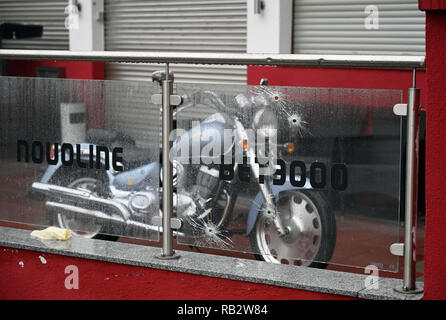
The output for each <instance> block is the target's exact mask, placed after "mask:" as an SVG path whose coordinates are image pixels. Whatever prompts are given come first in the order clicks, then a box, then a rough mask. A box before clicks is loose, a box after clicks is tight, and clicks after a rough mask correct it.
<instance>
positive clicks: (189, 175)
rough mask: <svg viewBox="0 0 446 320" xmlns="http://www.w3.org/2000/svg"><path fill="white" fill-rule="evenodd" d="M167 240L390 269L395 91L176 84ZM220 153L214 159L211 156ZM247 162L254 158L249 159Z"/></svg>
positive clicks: (300, 261)
mask: <svg viewBox="0 0 446 320" xmlns="http://www.w3.org/2000/svg"><path fill="white" fill-rule="evenodd" d="M177 91H178V93H179V94H181V95H182V96H183V97H184V102H183V105H182V106H181V107H179V109H178V110H177V116H176V120H177V128H178V129H179V130H178V131H177V134H176V137H177V140H176V141H175V147H174V159H175V160H176V163H175V166H176V171H177V175H178V176H177V181H178V182H177V191H178V195H177V197H176V198H175V200H176V201H177V216H179V217H181V218H182V219H183V221H184V226H183V228H182V229H181V230H180V231H181V232H182V234H181V235H180V236H179V237H178V241H179V242H180V243H182V244H187V245H191V246H197V247H206V248H213V249H221V250H229V251H237V252H244V253H252V254H253V257H254V255H255V256H256V257H257V258H260V259H262V260H266V261H269V262H275V263H286V264H294V265H307V266H308V265H311V266H321V264H324V263H330V264H335V265H336V264H338V265H346V266H355V267H366V266H368V265H371V264H373V265H375V266H377V267H378V268H380V269H383V270H389V271H397V270H398V266H397V258H396V257H394V256H392V255H391V254H390V252H389V246H390V245H391V244H392V243H394V242H397V241H398V233H399V223H398V221H399V185H400V184H399V179H400V119H399V117H397V116H395V115H394V114H393V111H392V107H393V106H394V105H395V104H396V103H401V99H402V92H401V91H397V90H362V89H330V88H296V87H294V88H291V87H269V86H268V87H254V86H229V85H228V86H222V85H219V86H218V87H217V86H207V85H195V86H193V85H180V84H178V85H177ZM222 156H223V157H222ZM256 158H257V163H256Z"/></svg>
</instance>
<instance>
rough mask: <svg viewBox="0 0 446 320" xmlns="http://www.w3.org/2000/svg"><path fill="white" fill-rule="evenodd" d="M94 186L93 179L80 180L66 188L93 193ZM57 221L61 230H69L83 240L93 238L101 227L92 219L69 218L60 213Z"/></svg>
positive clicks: (95, 182)
mask: <svg viewBox="0 0 446 320" xmlns="http://www.w3.org/2000/svg"><path fill="white" fill-rule="evenodd" d="M96 184H97V180H96V179H94V178H80V179H77V180H75V181H73V182H72V183H70V184H69V185H68V186H67V187H68V188H73V189H77V190H82V191H88V192H91V193H94V190H95V188H96ZM57 221H58V223H59V226H60V227H61V228H64V229H69V230H70V231H71V232H72V233H73V235H75V236H79V237H84V238H93V237H94V236H96V235H97V234H98V233H99V232H100V231H101V227H102V226H101V225H100V224H98V223H94V220H93V219H92V218H83V217H81V218H71V217H68V216H66V215H64V214H60V213H59V214H57Z"/></svg>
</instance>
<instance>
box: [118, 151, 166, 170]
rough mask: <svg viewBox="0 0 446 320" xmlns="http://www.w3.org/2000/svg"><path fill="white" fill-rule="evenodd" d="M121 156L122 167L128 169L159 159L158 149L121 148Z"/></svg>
mask: <svg viewBox="0 0 446 320" xmlns="http://www.w3.org/2000/svg"><path fill="white" fill-rule="evenodd" d="M122 157H123V159H124V163H123V165H124V169H125V170H129V169H133V168H138V167H141V166H143V165H146V164H148V163H150V162H157V161H159V150H154V149H145V148H144V149H143V148H138V147H129V148H124V149H123V152H122Z"/></svg>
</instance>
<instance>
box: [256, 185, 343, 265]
mask: <svg viewBox="0 0 446 320" xmlns="http://www.w3.org/2000/svg"><path fill="white" fill-rule="evenodd" d="M277 210H278V212H279V215H280V216H281V218H282V223H283V224H284V227H285V228H287V229H288V230H289V234H288V235H286V236H284V237H283V238H281V237H279V235H278V233H277V231H276V230H275V228H274V226H273V224H272V223H270V222H268V221H267V220H266V219H265V218H264V217H263V216H262V213H261V212H260V213H259V216H258V218H257V222H256V224H255V226H254V228H253V230H252V231H251V233H250V241H251V247H252V249H253V251H254V253H255V256H256V259H257V260H262V261H267V262H270V263H282V264H293V265H297V266H307V267H315V268H326V267H327V262H328V261H329V260H330V259H331V256H332V254H333V251H334V247H335V243H336V221H335V217H334V215H333V214H332V213H331V211H330V210H329V207H328V204H327V201H326V200H325V198H324V197H323V195H322V194H321V193H320V192H318V191H314V190H288V191H285V192H281V193H280V194H279V197H278V199H277Z"/></svg>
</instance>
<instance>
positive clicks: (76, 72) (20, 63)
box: [6, 60, 105, 79]
mask: <svg viewBox="0 0 446 320" xmlns="http://www.w3.org/2000/svg"><path fill="white" fill-rule="evenodd" d="M37 67H62V68H65V78H67V79H104V70H105V64H104V63H103V62H86V61H24V60H9V61H8V65H7V69H6V72H7V75H10V76H16V77H35V76H36V68H37Z"/></svg>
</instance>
